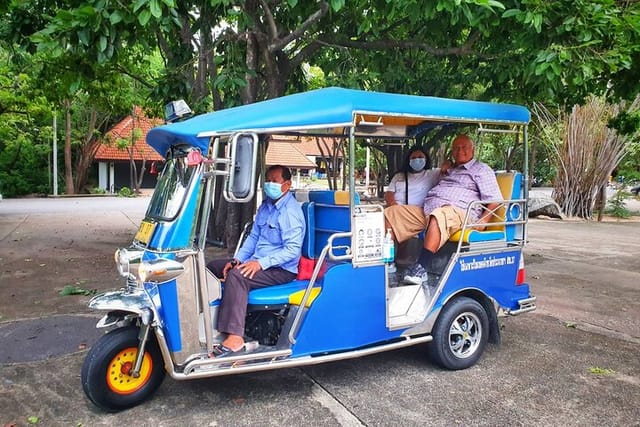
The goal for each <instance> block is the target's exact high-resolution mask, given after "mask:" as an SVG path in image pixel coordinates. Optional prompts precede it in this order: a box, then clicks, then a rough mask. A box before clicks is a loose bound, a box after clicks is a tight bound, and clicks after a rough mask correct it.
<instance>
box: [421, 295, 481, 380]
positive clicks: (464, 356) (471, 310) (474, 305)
mask: <svg viewBox="0 0 640 427" xmlns="http://www.w3.org/2000/svg"><path fill="white" fill-rule="evenodd" d="M432 335H433V342H431V343H430V344H429V346H428V351H429V356H430V358H431V360H432V361H433V362H435V363H437V364H438V365H440V366H442V367H444V368H447V369H452V370H457V369H466V368H469V367H471V366H473V365H474V364H475V363H476V362H477V361H478V359H479V358H480V356H481V355H482V352H483V351H484V348H485V347H486V345H487V340H488V337H489V320H488V316H487V312H486V311H485V310H484V307H482V305H480V303H478V302H477V301H476V300H473V299H471V298H467V297H458V298H456V299H454V300H453V301H451V302H449V303H448V304H447V305H446V306H445V307H444V309H443V310H442V312H441V313H440V315H439V316H438V319H437V320H436V324H435V326H434V328H433V334H432Z"/></svg>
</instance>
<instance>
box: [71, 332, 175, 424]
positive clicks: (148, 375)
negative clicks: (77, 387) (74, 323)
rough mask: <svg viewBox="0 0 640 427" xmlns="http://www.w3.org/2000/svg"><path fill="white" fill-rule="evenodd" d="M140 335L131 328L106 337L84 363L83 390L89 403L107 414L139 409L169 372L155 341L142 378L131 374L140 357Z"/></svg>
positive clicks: (147, 349) (147, 351)
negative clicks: (134, 407)
mask: <svg viewBox="0 0 640 427" xmlns="http://www.w3.org/2000/svg"><path fill="white" fill-rule="evenodd" d="M138 331H139V329H138V328H137V327H136V326H127V327H124V328H119V329H115V330H113V331H111V332H109V333H108V334H106V335H103V336H102V337H101V338H100V339H99V340H98V342H97V343H96V344H95V345H94V346H93V347H91V350H89V353H87V357H86V358H85V359H84V364H83V365H82V372H81V379H82V388H83V389H84V392H85V394H86V395H87V397H88V398H89V400H91V401H92V402H93V403H94V404H95V405H96V406H98V407H99V408H101V409H103V410H105V411H108V412H116V411H120V410H122V409H127V408H131V407H132V406H135V405H138V404H139V403H141V402H143V401H144V400H145V399H147V398H149V397H150V396H151V395H152V394H153V393H154V392H155V391H156V390H157V389H158V387H159V386H160V384H161V383H162V380H163V378H164V375H165V371H164V366H163V363H162V355H161V353H160V349H159V348H158V344H157V342H156V340H155V338H154V337H150V338H149V340H148V341H147V344H146V346H145V352H144V358H143V360H142V366H141V368H140V376H139V377H138V378H135V377H133V376H131V375H130V374H129V371H130V370H131V368H132V367H133V365H134V363H135V359H136V355H137V353H138V343H139V341H138ZM151 335H152V334H151Z"/></svg>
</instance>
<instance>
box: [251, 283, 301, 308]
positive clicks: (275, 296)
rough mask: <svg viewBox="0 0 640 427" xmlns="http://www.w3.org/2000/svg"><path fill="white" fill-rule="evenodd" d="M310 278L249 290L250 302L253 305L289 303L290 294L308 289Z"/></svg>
mask: <svg viewBox="0 0 640 427" xmlns="http://www.w3.org/2000/svg"><path fill="white" fill-rule="evenodd" d="M308 284H309V281H308V280H294V281H293V282H289V283H284V284H282V285H274V286H267V287H265V288H260V289H253V290H252V291H251V292H249V304H251V305H276V304H288V303H289V296H290V295H291V294H293V293H294V292H298V291H301V290H304V289H306V287H307V285H308Z"/></svg>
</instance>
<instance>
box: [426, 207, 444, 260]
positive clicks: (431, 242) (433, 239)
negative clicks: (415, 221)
mask: <svg viewBox="0 0 640 427" xmlns="http://www.w3.org/2000/svg"><path fill="white" fill-rule="evenodd" d="M424 248H425V249H426V250H428V251H429V252H431V253H432V254H434V253H436V251H437V250H438V249H440V227H438V221H436V218H435V217H434V216H432V215H430V216H429V225H428V226H427V232H426V234H425V236H424Z"/></svg>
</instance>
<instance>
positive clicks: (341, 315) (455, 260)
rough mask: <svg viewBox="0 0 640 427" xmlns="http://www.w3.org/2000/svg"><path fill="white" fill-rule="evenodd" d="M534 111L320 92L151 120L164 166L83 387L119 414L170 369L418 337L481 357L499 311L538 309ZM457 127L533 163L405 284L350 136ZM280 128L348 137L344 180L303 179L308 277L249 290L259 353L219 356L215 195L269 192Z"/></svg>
mask: <svg viewBox="0 0 640 427" xmlns="http://www.w3.org/2000/svg"><path fill="white" fill-rule="evenodd" d="M529 120H530V114H529V111H528V110H527V109H526V108H525V107H522V106H517V105H510V104H496V103H487V102H475V101H467V100H455V99H443V98H434V97H423V96H413V95H400V94H391V93H378V92H367V91H360V90H351V89H343V88H325V89H319V90H314V91H310V92H305V93H298V94H294V95H289V96H284V97H281V98H276V99H271V100H267V101H263V102H258V103H255V104H250V105H243V106H240V107H236V108H230V109H227V110H222V111H217V112H212V113H207V114H202V115H198V116H194V117H192V118H189V119H186V120H184V121H180V122H176V123H171V124H166V125H163V126H160V127H157V128H154V129H152V130H151V131H150V132H149V133H148V135H147V143H148V144H149V145H150V146H151V147H153V148H154V149H155V150H156V151H157V152H158V153H160V154H161V155H163V156H164V157H165V159H166V161H165V165H164V168H163V170H162V173H161V175H160V176H159V178H158V183H157V186H156V188H155V191H154V193H153V196H152V198H151V200H150V202H149V206H148V209H147V211H146V214H145V218H144V220H143V221H142V223H141V224H140V227H139V229H138V231H137V233H136V234H135V236H134V237H133V241H132V243H131V245H130V246H129V247H127V248H121V249H118V250H117V251H116V253H115V261H116V265H117V268H118V270H119V272H120V274H121V275H122V276H123V278H124V281H125V282H126V283H125V286H124V287H123V288H122V289H120V290H117V291H110V292H106V293H104V294H101V295H98V296H95V297H94V298H93V299H92V300H91V301H90V303H89V307H90V308H91V309H94V310H100V311H102V312H104V313H105V314H104V316H103V317H102V318H101V319H100V321H99V322H98V324H97V327H98V328H105V330H106V331H107V333H106V334H105V335H103V336H102V337H101V338H100V339H99V340H98V342H97V343H96V344H95V345H94V346H93V347H92V348H91V349H90V351H89V352H88V354H87V356H86V359H85V361H84V364H83V367H82V372H81V379H82V385H83V388H84V391H85V393H86V395H87V396H88V398H89V399H90V400H91V401H92V402H93V403H94V404H95V405H97V406H98V407H100V408H102V409H103V410H105V411H118V410H122V409H125V408H129V407H132V406H134V405H137V404H139V403H140V402H142V401H143V400H145V399H146V398H148V397H149V396H151V395H152V393H153V392H154V391H155V390H156V389H157V388H158V387H159V386H160V384H161V382H162V380H163V378H164V376H165V373H168V374H169V376H171V377H172V378H173V379H176V380H188V379H192V378H205V377H214V376H220V375H232V374H242V373H247V372H256V371H263V370H269V369H276V368H287V367H299V366H304V365H312V364H319V363H325V362H332V361H336V360H342V359H348V358H355V357H361V356H366V355H369V354H373V353H378V352H382V351H388V350H394V349H399V348H403V347H407V346H413V345H419V344H424V345H426V348H427V353H428V355H429V356H430V357H431V359H432V360H433V361H434V362H435V363H436V364H438V365H440V366H442V367H444V368H447V369H464V368H468V367H470V366H472V365H473V364H475V363H476V361H477V360H478V359H479V358H480V356H481V355H482V353H483V351H484V349H485V347H486V345H487V343H488V342H491V343H499V341H500V327H499V324H498V318H499V317H500V316H513V315H518V314H521V313H525V312H529V311H532V310H535V308H536V305H535V300H536V298H535V297H534V296H532V294H531V292H530V290H529V285H528V284H527V283H526V282H525V274H524V260H523V254H522V251H523V247H524V245H525V243H526V240H527V188H528V180H527V176H528V174H527V167H528V165H527V158H526V152H527V125H528V123H529ZM459 126H466V127H467V128H468V127H473V128H475V129H476V130H477V133H478V136H481V135H483V134H485V133H500V134H502V135H506V136H511V137H513V138H514V140H516V141H517V142H518V143H519V144H522V145H523V147H524V150H523V151H524V153H525V156H524V159H523V170H522V171H501V172H496V176H497V179H498V182H499V185H500V189H501V192H502V194H503V200H499V201H497V202H499V203H500V207H499V208H497V209H494V210H493V211H492V212H490V214H491V216H492V220H491V223H490V226H489V227H488V229H487V230H485V231H479V230H477V229H476V227H475V226H476V225H477V224H473V223H472V222H471V221H470V220H469V218H470V216H469V211H467V221H465V224H464V226H463V229H462V230H461V231H460V232H459V233H457V234H456V235H454V236H453V237H452V238H451V239H450V241H449V242H448V243H447V244H446V245H445V247H444V248H443V249H441V250H440V251H439V252H438V254H440V255H439V256H441V257H443V263H442V265H443V266H444V267H443V269H442V271H440V272H438V273H439V275H440V279H439V281H438V283H437V284H435V285H429V286H427V285H425V284H416V283H404V282H402V281H398V280H397V278H396V277H395V276H394V273H393V271H392V268H391V264H390V262H384V260H383V251H382V246H383V240H384V234H385V229H384V216H383V209H384V207H383V206H382V205H381V204H379V203H375V202H374V203H370V202H368V201H367V200H365V197H361V195H360V194H359V193H358V192H357V191H356V182H355V174H354V173H353V171H354V169H355V164H354V161H355V160H354V159H355V144H356V142H357V141H360V140H363V139H369V140H371V139H375V140H377V141H382V142H381V143H393V144H411V143H413V142H414V141H416V139H418V138H420V137H421V136H422V135H424V134H425V132H430V131H433V130H434V129H435V130H438V129H445V128H448V127H459ZM273 135H292V136H300V137H305V136H321V137H333V138H341V139H343V140H344V141H345V142H346V143H347V144H348V153H347V159H348V168H349V171H351V173H349V174H348V176H349V177H350V178H349V182H348V186H347V187H348V190H345V191H334V190H308V191H306V190H302V189H298V190H296V198H297V199H298V201H299V202H300V204H301V207H302V210H303V212H304V217H305V222H306V231H305V236H304V243H303V251H302V252H303V253H302V255H303V257H304V258H305V259H308V260H312V261H313V264H312V265H313V269H312V272H311V273H310V274H309V275H308V277H298V278H297V279H296V280H294V281H292V282H290V283H286V284H282V285H276V286H269V287H266V288H261V289H255V290H252V291H251V292H250V295H249V306H248V311H247V321H246V330H245V341H246V342H247V343H248V344H251V347H252V348H251V349H250V350H249V351H246V352H243V353H241V354H238V355H230V356H228V357H213V356H212V349H213V347H214V345H216V344H217V343H219V342H221V340H222V336H221V334H220V333H219V332H218V331H217V329H216V327H217V315H218V308H219V305H220V301H221V299H222V298H223V295H224V284H223V283H221V281H220V279H219V278H217V277H215V276H214V275H213V274H212V273H211V272H210V271H209V270H208V269H207V267H206V260H205V249H206V247H207V227H208V224H209V222H210V221H209V218H210V213H211V211H212V209H213V208H214V206H215V205H216V198H215V197H214V195H215V194H216V189H218V193H219V192H220V191H222V193H223V195H224V197H225V198H226V199H227V200H228V201H231V202H243V201H249V200H251V199H252V198H253V197H256V196H259V195H260V191H259V189H260V185H261V182H262V179H261V177H260V174H259V173H257V172H256V171H257V170H258V169H259V168H258V166H259V164H258V162H259V161H263V159H264V158H265V156H264V153H265V142H266V141H268V139H269V138H270V137H272V136H273ZM485 203H486V202H485ZM482 206H483V207H484V206H485V205H482ZM473 208H474V206H469V210H470V209H473ZM484 208H485V209H486V207H484ZM386 261H389V260H386Z"/></svg>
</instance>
